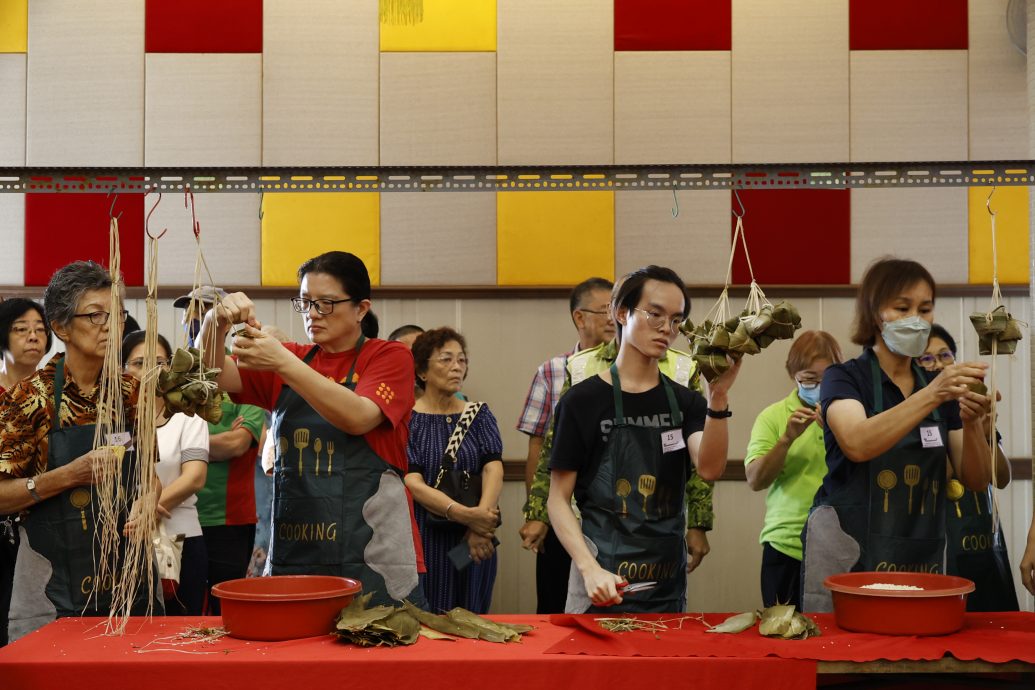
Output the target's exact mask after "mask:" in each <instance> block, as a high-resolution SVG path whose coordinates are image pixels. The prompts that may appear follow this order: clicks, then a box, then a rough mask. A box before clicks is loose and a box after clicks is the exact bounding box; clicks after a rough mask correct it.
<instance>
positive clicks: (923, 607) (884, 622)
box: [823, 572, 974, 635]
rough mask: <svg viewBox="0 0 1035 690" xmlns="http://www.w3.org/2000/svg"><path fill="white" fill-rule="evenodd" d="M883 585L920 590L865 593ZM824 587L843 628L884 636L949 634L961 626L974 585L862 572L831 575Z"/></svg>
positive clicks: (941, 578) (959, 580)
mask: <svg viewBox="0 0 1035 690" xmlns="http://www.w3.org/2000/svg"><path fill="white" fill-rule="evenodd" d="M878 582H883V583H887V584H893V585H913V586H915V587H923V589H922V590H915V589H913V590H893V589H892V590H888V589H863V588H862V586H863V585H869V584H876V583H878ZM823 585H824V586H825V587H826V588H827V589H829V590H830V593H831V594H832V595H833V599H834V620H835V622H836V623H837V626H838V627H839V628H843V629H845V630H852V631H855V632H868V633H878V634H880V635H948V634H950V633H954V632H956V631H957V630H959V629H960V628H962V627H963V614H964V612H965V611H966V610H967V595H968V594H969V593H971V592H973V591H974V583H973V582H971V581H970V580H968V579H966V578H963V577H955V576H953V575H933V574H930V573H901V572H879V573H873V572H863V573H843V574H841V575H831V576H830V577H828V578H827V579H826V581H825V582H824V583H823Z"/></svg>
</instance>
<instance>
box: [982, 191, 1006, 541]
mask: <svg viewBox="0 0 1035 690" xmlns="http://www.w3.org/2000/svg"><path fill="white" fill-rule="evenodd" d="M995 189H996V188H995V186H993V187H992V191H991V192H990V193H989V195H988V198H987V199H985V208H986V209H988V217H989V223H990V225H991V229H992V300H991V303H990V304H989V307H988V314H987V315H986V316H985V318H986V319H988V320H989V321H991V320H992V312H993V311H994V310H995V309H996V308H997V307H999V306H1001V305H1002V303H1003V293H1002V291H1001V290H1000V289H999V242H998V239H997V237H996V232H995V216H996V212H995V211H994V210H992V196H993V195H994V194H995ZM998 354H999V340H998V339H996V338H993V339H992V363H991V365H990V366H989V370H988V383H987V384H986V385H987V387H988V392H989V395H990V397H991V401H992V403H991V407H990V408H989V412H988V414H989V415H990V416H991V418H992V422H991V424H989V425H988V453H989V457H990V458H991V461H992V486H993V487H996V486H998V481H997V478H996V474H997V473H996V465H998V464H999V463H997V462H996V458H997V457H998V452H997V450H998V447H997V444H996V438H995V419H996V407H997V405H996V355H998ZM991 494H992V501H991V505H992V529H993V531H994V530H997V529H999V499H998V497H997V496H996V493H995V491H994V490H993V491H992V492H991Z"/></svg>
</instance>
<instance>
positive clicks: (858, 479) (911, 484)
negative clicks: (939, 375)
mask: <svg viewBox="0 0 1035 690" xmlns="http://www.w3.org/2000/svg"><path fill="white" fill-rule="evenodd" d="M870 373H871V381H872V383H873V399H874V407H873V410H872V411H871V412H870V413H869V416H871V417H872V416H876V415H878V414H880V413H881V412H883V411H884V390H883V385H882V382H881V381H882V379H881V371H880V365H879V363H878V361H877V358H876V356H875V355H874V356H873V357H872V358H871V359H870ZM913 377H914V380H915V387H914V392H916V391H918V390H920V389H921V388H923V387H924V386H925V385H927V384H926V380H925V379H924V376H923V372H922V371H921V369H920V368H919V367H918V366H917V365H916V364H915V363H914V364H913ZM934 429H936V430H937V438H938V439H940V445H932V446H931V447H927V448H925V447H924V445H923V441H922V440H921V436H922V434H924V433H925V430H926V433H927V434H929V435H930V437H931V438H933V437H934V431H932V430H934ZM948 440H949V439H948V432H947V426H946V424H945V422H944V420H943V419H942V417H941V415H940V414H939V412H938V408H935V409H934V410H933V411H932V412H931V414H929V415H928V416H927V418H926V419H925V420H924V421H922V422H921V423H920V424H919V425H917V427H916V428H914V429H913V430H912V431H910V432H909V433H908V434H906V435H905V436H903V437H902V438H901V439H900V440H899V441H898V443H896V444H895V446H894V447H892V448H891V449H890V450H887V451H885V452H884V453H883V454H881V455H879V456H877V457H875V458H873V459H872V460H870V461H869V462H866V463H863V465H864V466H863V467H858V468H856V471H855V472H854V473H853V474H852V477H851V479H850V480H849V482H848V483H847V484H846V485H845V486H843V487H841V488H840V489H839V490H837V491H835V492H834V493H832V494H830V495H828V496H826V497H824V499H822V500H821V501H819V502H818V503H817V505H816V506H814V507H813V509H812V511H811V512H810V515H809V519H808V522H807V523H806V526H805V539H804V541H805V559H804V560H803V563H802V568H803V571H802V584H803V588H804V593H803V599H802V601H803V604H804V608H805V610H808V611H822V610H829V601H830V594H829V592H827V591H826V590H825V589H823V588H822V580H823V579H824V577H825V575H827V574H834V573H836V572H844V571H845V570H850V571H853V572H855V571H878V572H881V571H888V572H901V571H905V572H922V573H943V572H944V566H945V477H946V462H947V458H948ZM828 507H829V508H833V511H830V510H829V509H827V508H828ZM835 516H836V520H837V521H838V522H839V526H838V525H829V524H819V523H820V522H821V521H826V520H832V519H835ZM838 527H839V529H838ZM831 532H835V533H836V537H837V538H843V539H842V541H841V542H840V543H839V542H838V539H837V538H831V537H830V536H829V535H830V534H831ZM852 542H854V543H855V544H857V545H858V550H859V557H858V559H857V560H856V561H855V563H854V565H851V564H849V563H847V562H846V561H845V553H846V552H848V550H849V549H848V548H846V547H847V546H850V545H851V543H852ZM820 602H823V603H820Z"/></svg>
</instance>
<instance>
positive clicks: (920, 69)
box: [851, 50, 967, 161]
mask: <svg viewBox="0 0 1035 690" xmlns="http://www.w3.org/2000/svg"><path fill="white" fill-rule="evenodd" d="M851 61H852V75H851V84H852V151H851V160H853V161H945V160H948V161H956V160H966V158H967V51H965V50H866V51H863V50H855V51H852V57H851Z"/></svg>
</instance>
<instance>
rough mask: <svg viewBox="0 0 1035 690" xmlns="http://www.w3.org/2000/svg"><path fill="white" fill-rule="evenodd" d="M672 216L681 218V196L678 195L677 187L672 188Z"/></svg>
mask: <svg viewBox="0 0 1035 690" xmlns="http://www.w3.org/2000/svg"><path fill="white" fill-rule="evenodd" d="M672 203H673V204H674V205H673V206H672V217H673V218H679V197H677V196H676V188H675V187H673V188H672Z"/></svg>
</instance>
